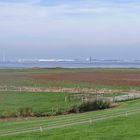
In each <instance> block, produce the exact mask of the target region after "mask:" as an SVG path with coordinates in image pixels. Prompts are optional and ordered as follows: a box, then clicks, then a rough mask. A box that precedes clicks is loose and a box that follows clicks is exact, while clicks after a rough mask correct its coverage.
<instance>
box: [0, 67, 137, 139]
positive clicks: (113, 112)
mask: <svg viewBox="0 0 140 140" xmlns="http://www.w3.org/2000/svg"><path fill="white" fill-rule="evenodd" d="M139 76H140V69H61V68H54V69H40V68H33V69H1V70H0V118H1V119H0V140H46V139H47V140H139V139H140V99H137V100H132V101H125V102H119V103H118V104H117V106H115V107H113V108H110V109H105V110H100V111H93V112H86V113H76V114H67V115H63V114H61V115H60V112H65V111H67V110H69V109H71V108H72V107H73V106H75V105H79V104H81V100H80V99H77V100H71V101H69V100H68V97H69V96H71V95H73V94H74V93H66V92H56V93H53V92H37V91H35V92H29V91H13V90H12V89H11V87H15V88H18V87H30V88H50V89H51V88H52V89H53V88H58V89H59V88H60V89H61V88H87V89H88V88H90V89H99V90H100V89H107V90H110V92H111V91H112V93H114V94H115V96H118V95H120V93H118V92H116V91H117V90H118V91H119V90H122V91H129V90H131V91H132V90H137V91H138V92H139V90H140V86H139V84H140V81H139V79H140V78H139ZM96 78H97V79H96ZM5 87H6V90H7V91H6V90H3V89H5ZM113 91H115V92H113ZM114 94H110V93H106V95H104V96H105V97H108V96H109V97H112V96H114ZM24 111H27V112H28V113H29V114H30V115H29V116H26V115H25V116H24V115H23V116H20V115H19V113H21V112H22V113H24ZM32 113H33V114H36V115H35V116H36V117H35V116H34V115H32ZM50 114H51V115H52V116H51V115H50ZM56 114H57V116H55V115H56Z"/></svg>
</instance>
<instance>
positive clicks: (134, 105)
mask: <svg viewBox="0 0 140 140" xmlns="http://www.w3.org/2000/svg"><path fill="white" fill-rule="evenodd" d="M139 106H140V100H135V101H127V102H124V103H121V105H120V106H119V107H118V108H113V109H108V110H103V111H96V112H88V113H83V114H77V115H68V116H58V117H54V118H40V119H39V118H38V119H33V120H20V121H9V122H1V123H0V136H1V135H2V134H7V133H8V132H17V131H19V132H21V134H16V135H13V136H12V135H11V136H1V137H0V139H1V140H19V139H20V140H46V139H47V140H54V139H55V140H62V139H63V140H74V139H76V140H91V139H92V140H139V139H140V111H137V112H135V113H132V114H129V113H128V115H125V114H126V113H127V112H131V111H133V110H136V109H139ZM120 113H121V114H124V115H122V116H118V117H117V115H116V114H120ZM105 116H108V118H107V119H101V120H98V119H99V118H104V117H105ZM111 116H115V117H111ZM90 119H92V120H93V121H92V122H90V121H88V120H90ZM85 120H87V122H85V123H82V124H75V125H73V126H65V127H60V128H59V127H58V128H57V129H56V128H54V129H49V127H51V126H62V125H66V124H72V123H74V122H75V123H76V122H80V121H81V122H82V121H85ZM40 126H42V128H43V129H44V131H43V132H39V130H38V129H39V127H40ZM29 128H31V129H32V130H33V129H37V128H38V129H37V132H31V133H25V134H22V132H23V131H24V130H27V129H29ZM45 128H48V129H45ZM29 130H30V129H29Z"/></svg>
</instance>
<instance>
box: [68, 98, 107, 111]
mask: <svg viewBox="0 0 140 140" xmlns="http://www.w3.org/2000/svg"><path fill="white" fill-rule="evenodd" d="M106 108H110V102H109V101H107V100H103V99H96V100H94V101H90V102H85V103H82V104H81V105H79V106H73V107H72V108H71V109H70V110H69V113H79V112H80V113H81V112H87V111H94V110H101V109H106Z"/></svg>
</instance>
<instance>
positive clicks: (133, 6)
mask: <svg viewBox="0 0 140 140" xmlns="http://www.w3.org/2000/svg"><path fill="white" fill-rule="evenodd" d="M3 53H5V55H6V58H7V59H18V58H86V57H89V56H92V57H95V58H105V59H110V58H114V59H116V58H130V59H140V0H0V55H1V58H2V54H3ZM1 58H0V59H1Z"/></svg>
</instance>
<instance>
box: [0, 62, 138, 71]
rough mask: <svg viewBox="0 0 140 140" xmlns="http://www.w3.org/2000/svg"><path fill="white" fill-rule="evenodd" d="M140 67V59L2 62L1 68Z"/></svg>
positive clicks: (0, 63)
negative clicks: (130, 60) (121, 60)
mask: <svg viewBox="0 0 140 140" xmlns="http://www.w3.org/2000/svg"><path fill="white" fill-rule="evenodd" d="M57 67H59V68H140V61H138V62H137V61H136V62H135V61H133V62H113V61H111V62H110V61H95V62H94V61H93V62H89V61H73V62H56V61H54V62H0V68H1V69H16V68H57Z"/></svg>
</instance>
